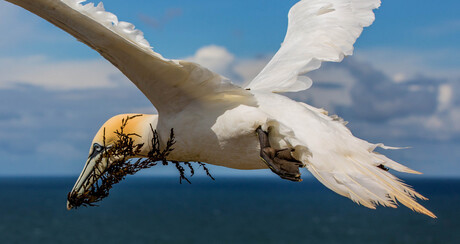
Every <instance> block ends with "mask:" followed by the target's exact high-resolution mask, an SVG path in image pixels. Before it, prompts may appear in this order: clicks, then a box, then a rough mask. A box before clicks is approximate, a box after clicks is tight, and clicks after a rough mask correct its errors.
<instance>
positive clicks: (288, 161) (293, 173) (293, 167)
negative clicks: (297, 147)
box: [256, 126, 303, 182]
mask: <svg viewBox="0 0 460 244" xmlns="http://www.w3.org/2000/svg"><path fill="white" fill-rule="evenodd" d="M256 133H257V135H258V137H259V142H260V157H261V158H262V161H263V162H264V163H265V164H266V165H267V166H268V167H269V168H270V169H271V171H273V173H275V174H277V175H279V176H280V177H281V178H283V179H286V180H291V181H296V182H300V181H302V179H300V172H299V167H303V164H302V163H301V162H299V161H298V160H296V159H295V158H294V157H292V154H291V152H293V151H294V149H290V148H286V149H281V150H275V149H274V148H272V147H271V146H270V141H269V139H268V132H265V131H263V130H262V128H261V127H260V126H259V128H257V130H256Z"/></svg>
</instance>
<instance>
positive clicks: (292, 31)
mask: <svg viewBox="0 0 460 244" xmlns="http://www.w3.org/2000/svg"><path fill="white" fill-rule="evenodd" d="M379 6H380V0H302V1H300V2H298V3H297V4H296V5H294V6H293V7H292V8H291V10H290V11H289V25H288V30H287V34H286V37H285V39H284V42H283V44H282V45H281V48H280V49H279V50H278V52H277V53H276V54H275V56H274V57H273V58H272V60H271V61H270V62H269V63H268V64H267V66H266V67H265V68H264V69H263V70H262V72H261V73H260V74H259V75H258V76H257V77H256V78H255V79H254V80H252V81H250V82H248V83H247V84H245V85H244V86H243V87H245V88H250V89H252V90H261V91H268V92H295V91H301V90H305V89H308V88H309V87H310V86H311V85H312V80H311V79H310V78H308V77H306V76H302V75H304V74H306V73H307V72H310V71H312V70H315V69H318V68H319V67H320V66H321V62H324V61H329V62H340V61H342V59H343V58H344V56H348V55H352V54H353V44H354V43H355V42H356V39H357V38H358V37H359V36H360V35H361V32H362V31H363V28H364V27H367V26H369V25H371V24H372V22H373V21H374V18H375V16H374V12H373V10H374V9H376V8H378V7H379Z"/></svg>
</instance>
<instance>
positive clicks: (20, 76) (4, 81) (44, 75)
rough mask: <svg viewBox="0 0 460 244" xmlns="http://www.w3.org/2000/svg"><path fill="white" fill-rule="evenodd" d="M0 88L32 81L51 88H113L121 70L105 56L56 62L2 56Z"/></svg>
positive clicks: (45, 59)
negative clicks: (114, 79) (115, 78)
mask: <svg viewBox="0 0 460 244" xmlns="http://www.w3.org/2000/svg"><path fill="white" fill-rule="evenodd" d="M0 74H2V75H1V76H0V88H6V87H8V86H12V85H15V84H17V83H20V84H30V85H35V86H39V87H44V88H46V89H51V90H72V89H87V88H100V87H111V86H114V85H115V83H114V82H111V77H112V76H116V75H119V74H120V72H119V71H118V70H117V69H116V68H115V67H114V66H113V65H111V64H110V63H108V62H107V61H105V60H102V59H96V60H75V61H53V60H48V59H47V58H45V57H39V56H35V57H26V58H22V57H21V58H0Z"/></svg>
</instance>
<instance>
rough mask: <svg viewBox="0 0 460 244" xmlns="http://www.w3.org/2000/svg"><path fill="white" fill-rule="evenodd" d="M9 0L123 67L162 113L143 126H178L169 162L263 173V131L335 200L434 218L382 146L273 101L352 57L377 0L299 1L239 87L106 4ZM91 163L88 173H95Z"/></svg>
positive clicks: (301, 107)
mask: <svg viewBox="0 0 460 244" xmlns="http://www.w3.org/2000/svg"><path fill="white" fill-rule="evenodd" d="M6 1H8V2H11V3H13V4H16V5H19V6H21V7H23V8H25V9H27V10H29V11H31V12H33V13H35V14H37V15H39V16H41V17H42V18H44V19H46V20H48V21H50V22H51V23H53V24H55V25H56V26H58V27H60V28H61V29H63V30H65V31H67V32H68V33H70V34H71V35H73V36H75V37H76V38H77V39H78V40H80V41H82V42H83V43H85V44H87V45H88V46H90V47H91V48H93V49H95V50H96V51H98V52H99V53H100V54H101V55H102V56H103V57H105V58H106V59H107V60H109V61H110V62H111V63H112V64H114V65H115V66H116V67H117V68H119V69H120V70H121V72H123V73H124V74H125V75H126V76H127V77H128V78H129V79H130V80H131V81H132V82H133V83H134V84H135V85H136V86H137V87H138V88H139V89H140V90H141V91H142V92H143V93H144V94H145V95H146V97H147V98H148V99H149V100H150V101H151V102H152V104H153V105H154V106H155V107H156V108H157V110H158V113H159V114H158V116H146V117H145V118H144V119H143V120H142V124H143V125H144V127H145V128H147V127H146V126H145V125H146V124H153V125H154V126H156V127H155V128H156V130H157V131H158V132H159V134H160V138H162V139H163V140H164V139H165V138H167V137H168V134H169V131H170V129H171V128H174V130H175V134H176V141H177V144H176V145H175V149H174V150H173V152H172V153H171V155H170V159H171V160H177V161H202V162H206V163H210V164H215V165H222V166H226V167H230V168H237V169H259V168H267V166H266V165H265V164H264V163H263V162H262V161H261V160H260V158H259V150H260V146H259V142H258V140H257V137H256V134H255V131H256V129H257V128H258V127H259V126H261V127H262V129H263V130H265V131H269V132H270V142H271V144H272V146H273V147H274V148H278V149H281V148H292V149H295V151H294V152H293V156H294V158H295V159H297V160H299V161H301V163H302V164H303V165H304V166H305V167H306V168H307V169H308V170H309V171H310V172H311V173H312V174H313V175H314V176H315V177H316V178H317V179H318V180H319V181H320V182H321V183H323V184H324V185H325V186H326V187H328V188H329V189H331V190H333V191H335V192H337V193H338V194H340V195H342V196H345V197H348V198H350V199H351V200H353V201H354V202H356V203H358V204H361V205H363V206H366V207H368V208H375V206H376V205H383V206H387V207H396V206H397V203H398V201H399V202H400V203H402V204H404V205H406V206H407V207H409V208H411V209H412V210H415V211H417V212H421V213H424V214H426V215H428V216H431V217H435V215H434V214H433V213H431V212H430V211H429V210H427V209H425V208H424V207H423V206H421V205H420V204H418V203H417V202H416V201H415V198H421V199H425V198H424V197H423V196H421V195H420V194H418V193H417V192H415V191H414V190H413V189H412V188H411V187H410V186H408V185H406V184H404V183H402V182H401V181H400V180H399V179H398V178H396V177H395V176H393V175H392V174H390V173H389V172H387V171H385V170H383V169H382V167H380V166H384V167H388V168H392V169H394V170H397V171H401V172H406V173H415V174H418V173H419V172H417V171H414V170H411V169H409V168H407V167H405V166H403V165H401V164H398V163H396V162H394V161H392V160H390V159H389V158H387V157H385V156H384V155H381V154H378V153H376V152H374V149H375V148H376V147H379V146H380V147H383V148H386V147H384V146H383V145H381V144H371V143H369V142H366V141H364V140H361V139H359V138H356V137H354V136H353V135H352V133H351V132H350V131H349V130H348V129H347V128H346V126H345V124H344V123H343V121H341V120H340V119H338V118H333V117H330V116H328V115H327V112H325V111H324V110H321V109H317V108H314V107H312V106H310V105H307V104H304V103H300V102H296V101H293V100H291V99H289V98H287V97H285V96H282V95H278V94H275V93H276V92H288V91H289V92H293V91H300V90H304V89H307V88H309V87H310V86H311V84H312V81H311V79H310V78H308V77H306V76H303V75H304V74H306V73H307V72H309V71H312V70H315V69H318V68H319V67H320V66H321V62H325V61H331V62H340V61H341V60H342V59H343V58H344V57H345V56H348V55H351V54H352V53H353V44H354V43H355V41H356V39H357V38H358V37H359V35H360V34H361V32H362V30H363V28H364V27H367V26H369V25H371V24H372V22H373V21H374V13H373V10H374V9H375V8H378V7H379V6H380V0H301V1H299V2H298V3H297V4H296V5H295V6H294V7H292V9H291V10H290V12H289V26H288V31H287V34H286V38H285V40H284V43H283V44H282V46H281V48H280V50H279V51H278V52H277V53H276V54H275V56H274V57H273V59H272V60H271V61H270V62H269V63H268V65H267V66H266V67H265V68H264V69H263V71H262V72H261V73H260V74H259V75H258V76H257V77H256V78H255V79H254V80H252V81H249V82H248V83H246V84H245V85H244V86H243V87H240V86H237V85H235V84H232V83H231V82H230V81H228V80H227V79H225V78H224V77H222V76H221V75H219V74H216V73H214V72H212V71H210V70H208V69H206V68H204V67H202V66H200V65H198V64H195V63H192V62H187V61H181V60H169V59H165V58H163V57H162V56H161V55H160V54H158V53H156V52H154V51H153V50H152V48H151V46H150V44H149V42H147V41H146V40H145V38H144V36H143V33H142V32H141V31H139V30H136V29H135V28H134V25H132V24H130V23H127V22H122V21H119V20H118V18H117V17H116V16H115V15H114V14H112V13H109V12H106V11H105V9H104V6H103V5H102V4H99V5H96V6H95V5H94V4H91V3H90V4H86V5H82V3H84V2H85V1H82V0H6ZM107 126H108V125H107ZM144 127H142V128H144ZM139 130H143V129H139ZM149 131H150V130H147V129H145V130H144V132H145V133H141V135H143V137H144V140H148V139H149V136H151V135H149ZM95 141H97V137H95ZM163 142H164V141H163ZM88 163H90V161H88ZM88 163H87V165H86V166H85V169H86V168H88V167H91V166H88V165H89V164H88ZM85 177H86V178H87V177H88V172H86V173H85V170H84V171H83V172H82V175H81V176H80V178H79V181H80V179H84V180H85V179H86V178H85ZM78 184H79V182H78V181H77V184H76V187H77V185H78ZM80 186H81V184H80ZM77 188H78V187H77ZM77 188H74V190H75V189H76V190H78V189H77Z"/></svg>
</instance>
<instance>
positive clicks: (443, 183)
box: [0, 176, 460, 244]
mask: <svg viewBox="0 0 460 244" xmlns="http://www.w3.org/2000/svg"><path fill="white" fill-rule="evenodd" d="M75 179H76V177H20V178H7V177H6V178H5V177H4V178H0V243H354V244H357V243H395V244H401V243H411V244H413V243H436V244H445V243H460V209H459V207H460V180H459V179H414V180H408V181H406V182H407V183H408V184H411V185H413V186H414V187H415V189H417V191H419V192H420V193H422V194H423V195H425V196H427V197H428V198H430V200H429V201H423V202H422V204H423V205H424V206H426V207H427V208H428V209H430V210H431V211H433V212H434V213H435V214H436V215H437V216H438V218H437V219H432V218H429V217H427V216H424V215H422V214H418V213H415V212H412V211H411V210H409V209H407V208H405V207H404V206H401V207H400V208H398V209H391V208H383V207H379V208H378V209H377V210H370V209H367V208H365V207H362V206H358V205H356V204H354V203H353V202H352V201H350V200H348V199H346V198H344V197H341V196H339V195H337V194H335V193H333V192H332V191H330V190H328V189H327V188H325V187H324V186H322V185H321V184H320V183H318V182H317V181H316V180H314V179H306V180H304V181H303V182H301V183H294V182H288V181H284V180H281V179H276V178H261V177H255V178H250V177H245V178H241V177H216V180H215V181H213V180H211V179H209V178H205V177H201V178H200V177H197V178H191V182H192V184H188V183H186V182H185V183H184V182H183V183H182V184H179V179H178V177H174V176H171V177H166V176H162V177H131V178H130V177H128V178H127V179H126V180H125V181H124V182H121V183H120V184H118V185H116V186H115V187H114V188H113V189H112V191H111V193H110V196H109V197H108V198H106V199H104V200H103V201H102V202H100V203H99V206H97V207H82V208H78V209H75V210H71V211H68V210H66V195H67V192H68V191H69V190H70V189H71V188H72V186H73V183H74V181H75Z"/></svg>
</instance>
